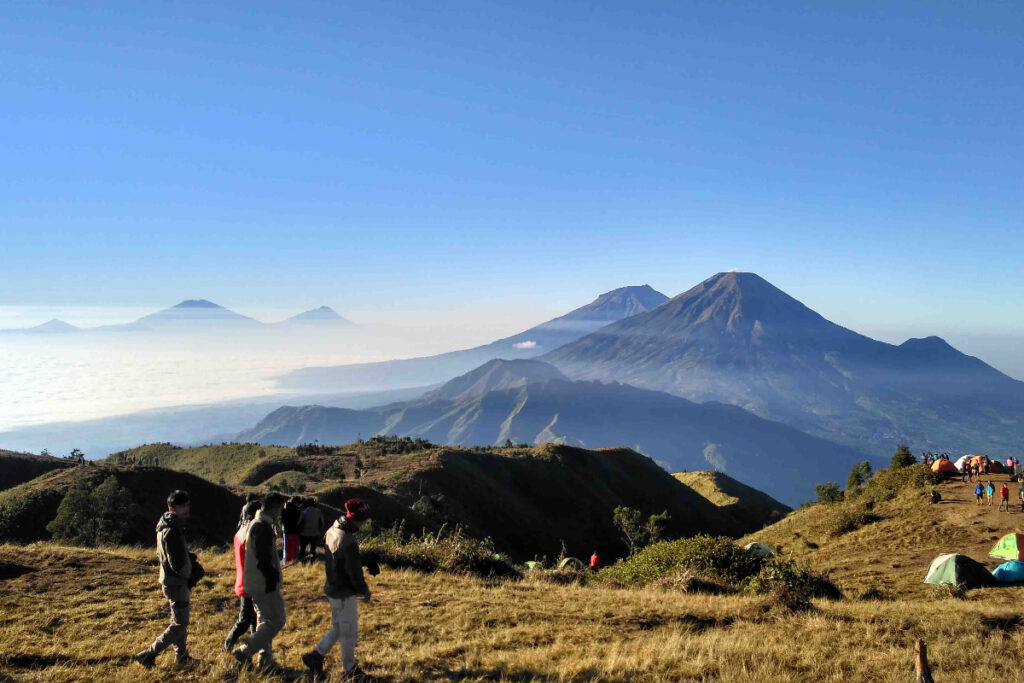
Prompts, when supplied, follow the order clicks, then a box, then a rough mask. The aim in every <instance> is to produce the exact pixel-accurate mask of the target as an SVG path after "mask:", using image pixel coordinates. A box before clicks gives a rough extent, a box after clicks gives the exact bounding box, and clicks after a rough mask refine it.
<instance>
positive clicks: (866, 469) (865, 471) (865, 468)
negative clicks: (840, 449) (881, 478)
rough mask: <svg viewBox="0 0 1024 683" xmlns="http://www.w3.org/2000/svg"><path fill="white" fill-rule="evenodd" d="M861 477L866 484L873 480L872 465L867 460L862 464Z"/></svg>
mask: <svg viewBox="0 0 1024 683" xmlns="http://www.w3.org/2000/svg"><path fill="white" fill-rule="evenodd" d="M860 475H861V477H862V478H863V480H864V482H865V483H866V482H867V480H868V479H870V478H871V463H870V462H868V461H867V460H865V461H864V462H862V463H861V464H860Z"/></svg>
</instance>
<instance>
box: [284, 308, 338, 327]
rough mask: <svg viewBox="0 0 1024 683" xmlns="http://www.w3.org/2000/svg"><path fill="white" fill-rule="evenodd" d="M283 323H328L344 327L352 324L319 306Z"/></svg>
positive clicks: (329, 309) (331, 310)
mask: <svg viewBox="0 0 1024 683" xmlns="http://www.w3.org/2000/svg"><path fill="white" fill-rule="evenodd" d="M284 322H286V323H289V322H292V323H298V322H303V323H305V322H311V323H319V322H328V323H342V324H345V325H352V324H353V323H352V321H351V320H348V319H346V318H344V317H342V316H341V315H339V314H338V312H337V311H335V310H334V309H333V308H331V307H330V306H320V307H319V308H313V309H310V310H308V311H303V312H302V313H299V314H298V315H293V316H292V317H290V318H288V319H287V320H285V321H284Z"/></svg>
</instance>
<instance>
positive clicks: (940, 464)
mask: <svg viewBox="0 0 1024 683" xmlns="http://www.w3.org/2000/svg"><path fill="white" fill-rule="evenodd" d="M932 472H940V473H942V474H957V469H956V465H954V464H953V463H952V462H950V461H949V460H946V459H945V458H939V459H938V460H936V461H935V462H933V463H932Z"/></svg>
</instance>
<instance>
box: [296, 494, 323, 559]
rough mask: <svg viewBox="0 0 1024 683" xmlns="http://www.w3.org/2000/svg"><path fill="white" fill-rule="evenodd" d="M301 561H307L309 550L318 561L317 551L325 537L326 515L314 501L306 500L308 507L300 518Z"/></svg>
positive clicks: (303, 510)
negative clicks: (307, 549)
mask: <svg viewBox="0 0 1024 683" xmlns="http://www.w3.org/2000/svg"><path fill="white" fill-rule="evenodd" d="M299 524H300V529H299V559H305V558H306V557H307V555H306V548H309V555H308V557H310V558H311V559H316V549H317V546H319V545H320V541H321V539H322V538H323V537H324V515H323V513H322V512H320V508H318V507H317V505H316V502H315V501H314V500H313V499H311V498H310V499H307V500H306V506H305V507H304V508H303V509H302V514H301V515H300V517H299Z"/></svg>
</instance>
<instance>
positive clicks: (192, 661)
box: [174, 654, 199, 669]
mask: <svg viewBox="0 0 1024 683" xmlns="http://www.w3.org/2000/svg"><path fill="white" fill-rule="evenodd" d="M198 663H199V660H198V659H196V658H195V657H193V656H191V655H189V654H185V655H179V656H178V658H177V659H175V660H174V666H175V667H176V668H178V669H191V668H192V667H193V666H195V665H196V664H198Z"/></svg>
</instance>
